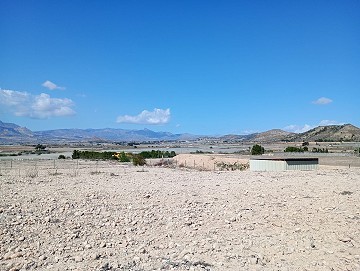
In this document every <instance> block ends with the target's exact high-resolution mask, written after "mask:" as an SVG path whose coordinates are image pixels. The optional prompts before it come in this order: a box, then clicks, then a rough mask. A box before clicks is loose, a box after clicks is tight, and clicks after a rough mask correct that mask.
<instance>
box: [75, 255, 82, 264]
mask: <svg viewBox="0 0 360 271" xmlns="http://www.w3.org/2000/svg"><path fill="white" fill-rule="evenodd" d="M74 260H75V262H77V263H80V262H82V261H83V260H84V258H83V257H81V256H75V257H74Z"/></svg>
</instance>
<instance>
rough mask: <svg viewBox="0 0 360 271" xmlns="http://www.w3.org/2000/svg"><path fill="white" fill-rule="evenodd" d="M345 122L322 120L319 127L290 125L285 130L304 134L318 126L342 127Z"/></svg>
mask: <svg viewBox="0 0 360 271" xmlns="http://www.w3.org/2000/svg"><path fill="white" fill-rule="evenodd" d="M342 124H344V122H339V121H336V120H322V121H320V122H319V123H318V124H317V125H309V124H305V125H288V126H286V127H284V128H283V130H285V131H288V132H293V133H304V132H307V131H309V130H311V129H313V128H315V127H317V126H328V125H342Z"/></svg>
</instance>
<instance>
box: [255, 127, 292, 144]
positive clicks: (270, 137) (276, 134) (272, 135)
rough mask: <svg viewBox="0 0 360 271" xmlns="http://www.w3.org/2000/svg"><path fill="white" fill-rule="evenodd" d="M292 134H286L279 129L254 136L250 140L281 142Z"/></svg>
mask: <svg viewBox="0 0 360 271" xmlns="http://www.w3.org/2000/svg"><path fill="white" fill-rule="evenodd" d="M293 135H294V133H290V132H286V131H283V130H280V129H273V130H269V131H266V132H263V133H258V134H255V136H254V137H253V138H252V141H254V142H279V141H283V140H284V139H285V138H287V137H289V136H293Z"/></svg>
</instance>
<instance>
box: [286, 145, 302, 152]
mask: <svg viewBox="0 0 360 271" xmlns="http://www.w3.org/2000/svg"><path fill="white" fill-rule="evenodd" d="M304 151H305V149H303V148H301V147H300V148H298V147H291V146H290V147H287V148H286V149H285V150H284V152H304Z"/></svg>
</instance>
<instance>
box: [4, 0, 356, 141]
mask: <svg viewBox="0 0 360 271" xmlns="http://www.w3.org/2000/svg"><path fill="white" fill-rule="evenodd" d="M359 14H360V2H359V1H352V0H348V1H331V0H330V1H211V0H209V1H200V0H199V1H137V0H134V1H80V0H75V1H40V0H39V1H31V0H30V1H17V0H9V1H7V0H2V1H1V2H0V39H1V42H0V61H1V65H0V88H1V89H0V120H1V121H3V122H14V123H17V124H19V125H21V126H26V127H28V128H29V129H31V130H34V131H37V130H47V129H57V128H109V127H110V128H124V129H143V128H148V129H151V130H154V131H169V132H173V133H193V134H208V135H219V134H229V133H235V134H244V133H250V132H256V131H266V130H269V129H273V128H280V129H286V130H288V131H296V132H300V131H304V130H307V129H310V128H312V127H315V126H318V125H327V124H342V123H352V124H354V125H356V126H358V127H359V126H360V109H359V105H358V104H359V101H360V16H359Z"/></svg>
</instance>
